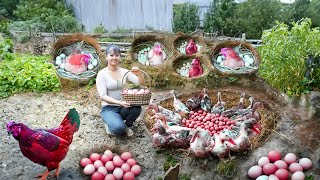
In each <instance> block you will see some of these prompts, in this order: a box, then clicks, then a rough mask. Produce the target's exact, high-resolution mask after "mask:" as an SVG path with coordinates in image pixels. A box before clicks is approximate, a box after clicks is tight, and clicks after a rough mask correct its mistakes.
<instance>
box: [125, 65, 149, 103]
mask: <svg viewBox="0 0 320 180" xmlns="http://www.w3.org/2000/svg"><path fill="white" fill-rule="evenodd" d="M140 71H141V72H142V73H143V74H144V75H145V76H146V77H147V79H148V80H147V81H148V82H149V83H148V84H149V88H148V87H143V86H135V87H132V88H128V87H127V88H125V86H123V87H122V99H123V100H124V101H126V102H128V103H130V105H131V106H142V105H147V104H149V102H150V99H151V91H150V88H151V80H150V76H149V75H148V74H147V73H146V72H144V71H142V70H140ZM128 72H130V71H128ZM128 72H126V74H127V73H128ZM126 74H125V75H124V76H123V78H122V84H123V80H124V78H125V77H126Z"/></svg>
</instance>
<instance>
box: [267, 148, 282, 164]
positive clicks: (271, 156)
mask: <svg viewBox="0 0 320 180" xmlns="http://www.w3.org/2000/svg"><path fill="white" fill-rule="evenodd" d="M268 158H269V160H270V162H276V161H277V160H280V159H281V154H280V152H279V151H277V150H272V151H270V152H269V153H268Z"/></svg>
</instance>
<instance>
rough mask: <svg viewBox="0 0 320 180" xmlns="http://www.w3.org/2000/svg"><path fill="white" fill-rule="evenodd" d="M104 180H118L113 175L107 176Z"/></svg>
mask: <svg viewBox="0 0 320 180" xmlns="http://www.w3.org/2000/svg"><path fill="white" fill-rule="evenodd" d="M104 180H116V177H114V175H113V174H107V175H106V177H105V178H104Z"/></svg>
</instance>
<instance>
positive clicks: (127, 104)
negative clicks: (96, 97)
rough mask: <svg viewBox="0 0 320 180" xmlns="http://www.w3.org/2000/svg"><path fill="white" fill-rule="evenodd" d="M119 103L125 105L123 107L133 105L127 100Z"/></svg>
mask: <svg viewBox="0 0 320 180" xmlns="http://www.w3.org/2000/svg"><path fill="white" fill-rule="evenodd" d="M119 105H120V106H123V107H130V106H131V105H130V103H127V102H125V101H120V103H119Z"/></svg>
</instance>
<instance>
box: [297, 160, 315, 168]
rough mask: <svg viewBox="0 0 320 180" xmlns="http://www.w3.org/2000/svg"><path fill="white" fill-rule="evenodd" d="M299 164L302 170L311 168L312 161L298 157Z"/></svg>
mask: <svg viewBox="0 0 320 180" xmlns="http://www.w3.org/2000/svg"><path fill="white" fill-rule="evenodd" d="M299 164H300V165H301V166H302V167H303V169H304V170H308V169H311V168H312V161H311V160H310V159H309V158H302V159H300V160H299Z"/></svg>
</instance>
